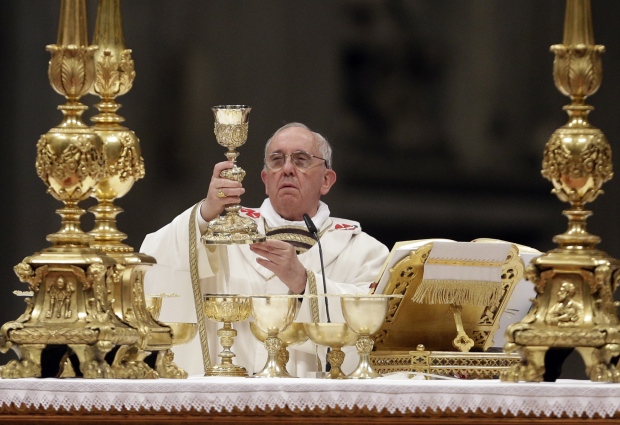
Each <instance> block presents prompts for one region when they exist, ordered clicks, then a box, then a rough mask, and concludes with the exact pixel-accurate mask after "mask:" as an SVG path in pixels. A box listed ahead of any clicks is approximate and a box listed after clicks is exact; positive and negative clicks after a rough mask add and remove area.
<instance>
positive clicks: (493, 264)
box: [425, 258, 505, 267]
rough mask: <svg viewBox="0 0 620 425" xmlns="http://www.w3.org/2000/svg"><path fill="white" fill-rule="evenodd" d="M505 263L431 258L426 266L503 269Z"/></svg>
mask: <svg viewBox="0 0 620 425" xmlns="http://www.w3.org/2000/svg"><path fill="white" fill-rule="evenodd" d="M504 262H505V261H492V260H467V259H461V260H459V259H455V258H429V259H427V260H426V262H425V264H446V265H449V266H467V267H501V266H503V265H504Z"/></svg>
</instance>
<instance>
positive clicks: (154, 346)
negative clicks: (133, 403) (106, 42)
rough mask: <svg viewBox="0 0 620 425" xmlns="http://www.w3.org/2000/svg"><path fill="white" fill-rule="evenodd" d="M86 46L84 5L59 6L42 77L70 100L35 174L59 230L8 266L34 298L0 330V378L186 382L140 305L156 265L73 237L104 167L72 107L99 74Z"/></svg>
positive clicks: (40, 150)
mask: <svg viewBox="0 0 620 425" xmlns="http://www.w3.org/2000/svg"><path fill="white" fill-rule="evenodd" d="M106 4H107V3H106ZM86 43H87V40H86V4H85V0H62V1H61V13H60V24H59V31H58V44H55V45H50V46H48V47H47V49H48V50H49V51H50V52H51V60H50V64H49V70H48V74H49V78H50V83H51V85H52V87H53V88H54V90H56V91H57V92H58V93H60V94H62V95H63V96H65V97H66V99H67V101H66V103H65V104H64V105H61V106H59V109H60V110H61V111H62V112H63V114H64V119H63V121H62V123H61V124H60V125H58V126H57V127H55V128H53V129H51V130H50V131H49V132H48V133H46V134H44V135H43V136H41V139H40V140H39V142H38V144H37V159H36V168H37V174H38V175H39V177H41V179H42V180H43V181H44V182H45V184H46V185H47V186H48V188H49V192H50V193H51V194H52V195H53V196H54V197H55V198H56V199H59V200H61V201H62V202H64V204H65V206H64V208H61V209H59V210H58V214H60V215H61V217H62V228H61V230H60V231H59V232H57V233H54V234H52V235H48V237H47V239H48V240H49V241H51V242H53V246H52V247H51V248H46V249H44V250H43V251H42V252H39V253H35V254H33V255H32V256H30V257H27V258H25V259H24V260H23V261H22V262H21V263H19V264H18V265H17V266H15V273H16V274H17V276H18V277H19V279H20V280H21V281H22V282H24V283H27V284H28V286H29V290H30V291H31V292H32V294H33V297H32V299H26V304H27V306H26V310H25V312H24V313H23V314H22V315H21V316H20V317H19V318H17V319H16V320H15V321H11V322H7V323H5V324H4V325H3V326H2V328H1V329H0V351H2V352H6V351H7V350H8V349H11V348H13V349H15V351H16V352H17V353H18V355H19V360H12V361H10V362H9V363H8V364H7V365H5V366H2V367H0V376H1V377H3V378H28V377H74V376H80V377H84V378H157V377H159V376H162V377H167V378H181V377H185V376H187V374H186V373H185V372H184V371H183V370H182V369H180V368H178V367H177V366H176V365H175V364H174V363H173V362H172V352H171V351H170V350H169V349H170V348H171V346H172V336H171V330H170V328H169V327H166V326H164V325H161V324H159V323H158V322H157V321H155V320H154V319H153V317H152V316H151V315H150V314H149V313H148V310H147V307H146V303H145V300H144V288H143V279H144V274H145V273H146V266H148V265H150V264H151V263H152V262H154V260H153V259H152V258H151V257H148V256H144V255H142V256H140V255H139V254H132V257H131V258H130V257H129V256H120V254H119V255H117V256H116V257H114V258H113V257H112V255H116V254H117V253H114V252H111V255H106V253H103V252H102V251H101V250H98V249H94V248H93V247H91V246H90V245H89V244H90V242H91V241H92V239H93V236H92V235H90V234H86V233H84V232H83V231H82V230H81V229H80V222H79V218H80V216H81V215H82V214H83V212H84V211H83V210H82V209H81V208H79V207H78V206H77V204H78V202H79V201H81V200H83V199H85V198H87V197H88V196H89V195H91V194H92V193H93V191H94V190H95V188H98V191H101V188H102V187H103V186H101V185H100V181H101V180H102V179H103V178H104V177H105V176H106V174H105V167H106V161H107V162H108V164H109V155H104V146H103V142H102V140H101V138H100V137H99V136H98V135H97V134H96V133H95V132H93V131H92V130H91V129H90V128H88V127H87V126H86V125H85V124H84V123H83V122H82V120H81V115H82V113H83V112H84V110H86V109H87V107H86V106H84V105H82V104H81V103H80V102H79V99H80V97H81V96H83V95H84V94H86V93H87V92H88V91H89V89H90V88H91V86H92V84H93V81H94V80H95V74H96V73H95V63H94V62H95V61H94V55H95V51H97V46H86ZM104 53H105V51H104ZM104 56H105V55H104ZM111 251H112V250H111ZM48 348H50V349H49V350H48ZM59 354H60V355H59ZM45 356H47V359H46V360H47V361H46V362H45V363H46V364H47V365H48V367H47V371H45V370H44V368H42V363H43V362H42V357H45ZM75 364H77V365H78V366H79V370H74V365H75ZM44 373H45V376H44V375H43V374H44Z"/></svg>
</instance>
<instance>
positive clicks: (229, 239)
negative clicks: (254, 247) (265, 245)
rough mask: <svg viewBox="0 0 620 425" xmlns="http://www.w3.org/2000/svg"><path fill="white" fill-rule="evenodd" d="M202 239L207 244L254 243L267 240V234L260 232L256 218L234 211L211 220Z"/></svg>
mask: <svg viewBox="0 0 620 425" xmlns="http://www.w3.org/2000/svg"><path fill="white" fill-rule="evenodd" d="M201 239H202V241H203V243H205V244H207V245H233V244H252V243H256V242H264V241H265V240H266V238H265V235H263V234H261V233H259V232H258V228H257V226H256V223H255V222H254V220H252V219H251V218H248V217H242V216H240V215H239V214H238V213H236V212H234V211H233V212H231V211H229V212H228V213H227V214H226V215H224V216H220V217H218V218H216V219H215V220H212V221H211V222H209V228H208V229H207V231H206V233H205V234H204V235H203V236H202V238H201Z"/></svg>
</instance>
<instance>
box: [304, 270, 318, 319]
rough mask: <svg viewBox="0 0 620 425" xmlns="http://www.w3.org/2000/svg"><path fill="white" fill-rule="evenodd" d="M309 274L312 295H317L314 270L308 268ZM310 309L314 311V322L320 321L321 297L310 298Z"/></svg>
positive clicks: (309, 287)
mask: <svg viewBox="0 0 620 425" xmlns="http://www.w3.org/2000/svg"><path fill="white" fill-rule="evenodd" d="M306 273H307V274H308V289H310V295H317V292H316V277H315V276H314V272H313V271H312V270H306ZM310 311H311V312H312V322H313V323H319V298H318V297H311V298H310Z"/></svg>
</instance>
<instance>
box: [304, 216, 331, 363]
mask: <svg viewBox="0 0 620 425" xmlns="http://www.w3.org/2000/svg"><path fill="white" fill-rule="evenodd" d="M304 221H305V222H306V227H307V228H308V231H309V232H310V233H312V235H313V236H314V239H316V243H317V244H318V245H319V259H320V260H321V276H323V294H324V295H325V313H327V323H331V322H332V321H331V319H330V317H329V303H328V301H327V283H326V282H325V266H324V265H323V249H322V248H321V241H320V240H319V231H318V229H317V228H316V226H315V224H314V222H313V221H312V219H311V218H310V216H309V215H308V214H304ZM329 351H330V349H329V347H327V358H326V359H325V372H329V371H330V370H331V364H330V363H329Z"/></svg>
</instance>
